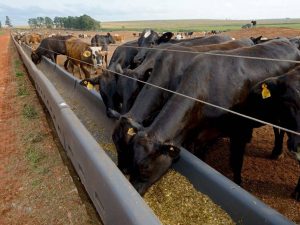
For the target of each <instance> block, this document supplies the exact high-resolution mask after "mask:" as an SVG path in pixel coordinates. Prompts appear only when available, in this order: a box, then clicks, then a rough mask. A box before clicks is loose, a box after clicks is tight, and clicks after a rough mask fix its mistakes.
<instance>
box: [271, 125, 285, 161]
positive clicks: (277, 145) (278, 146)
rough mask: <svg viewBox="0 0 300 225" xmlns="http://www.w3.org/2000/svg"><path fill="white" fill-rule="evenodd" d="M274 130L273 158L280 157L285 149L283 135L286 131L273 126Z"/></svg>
mask: <svg viewBox="0 0 300 225" xmlns="http://www.w3.org/2000/svg"><path fill="white" fill-rule="evenodd" d="M273 131H274V136H275V140H274V148H273V151H272V154H271V159H278V158H279V157H280V156H281V155H282V151H283V137H284V133H285V132H284V131H282V130H280V129H278V128H275V127H273Z"/></svg>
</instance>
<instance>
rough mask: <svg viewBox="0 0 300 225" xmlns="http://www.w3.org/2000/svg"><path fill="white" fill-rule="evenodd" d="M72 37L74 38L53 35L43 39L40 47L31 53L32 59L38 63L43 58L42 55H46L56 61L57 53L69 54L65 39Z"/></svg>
mask: <svg viewBox="0 0 300 225" xmlns="http://www.w3.org/2000/svg"><path fill="white" fill-rule="evenodd" d="M70 38H73V36H72V35H67V36H53V37H48V38H45V39H43V40H42V41H41V44H40V45H39V47H38V48H37V49H36V50H35V51H33V52H32V53H31V59H32V61H33V62H34V63H35V64H38V63H40V61H41V60H42V56H46V57H48V58H50V59H51V60H52V61H53V62H54V63H56V58H57V55H59V54H61V55H66V54H67V49H66V43H65V41H66V40H68V39H70Z"/></svg>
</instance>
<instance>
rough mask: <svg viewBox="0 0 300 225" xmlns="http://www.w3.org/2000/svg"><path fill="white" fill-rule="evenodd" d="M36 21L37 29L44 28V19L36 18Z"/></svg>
mask: <svg viewBox="0 0 300 225" xmlns="http://www.w3.org/2000/svg"><path fill="white" fill-rule="evenodd" d="M36 19H37V26H38V27H39V28H42V27H44V24H45V20H44V17H40V16H39V17H37V18H36Z"/></svg>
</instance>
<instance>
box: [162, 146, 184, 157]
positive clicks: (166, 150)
mask: <svg viewBox="0 0 300 225" xmlns="http://www.w3.org/2000/svg"><path fill="white" fill-rule="evenodd" d="M159 150H160V152H161V153H163V154H168V155H169V156H170V157H171V158H172V159H173V160H175V159H177V158H178V157H179V153H180V148H179V147H176V146H175V145H171V144H164V145H161V146H160V148H159Z"/></svg>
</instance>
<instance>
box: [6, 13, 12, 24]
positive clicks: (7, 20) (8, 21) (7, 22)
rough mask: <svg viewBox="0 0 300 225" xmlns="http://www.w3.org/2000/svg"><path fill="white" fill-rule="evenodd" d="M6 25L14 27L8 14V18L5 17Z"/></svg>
mask: <svg viewBox="0 0 300 225" xmlns="http://www.w3.org/2000/svg"><path fill="white" fill-rule="evenodd" d="M5 25H6V26H8V27H12V25H11V22H10V19H9V17H8V16H6V18H5Z"/></svg>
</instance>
